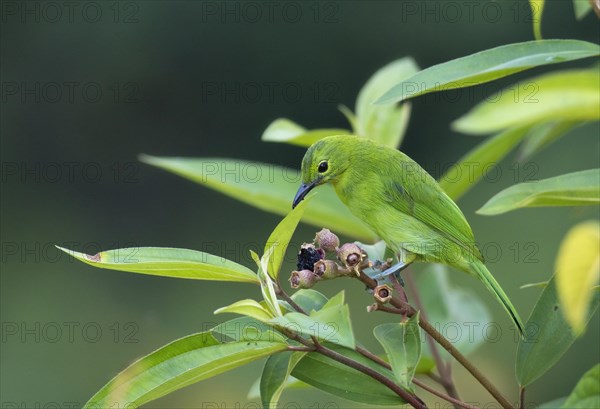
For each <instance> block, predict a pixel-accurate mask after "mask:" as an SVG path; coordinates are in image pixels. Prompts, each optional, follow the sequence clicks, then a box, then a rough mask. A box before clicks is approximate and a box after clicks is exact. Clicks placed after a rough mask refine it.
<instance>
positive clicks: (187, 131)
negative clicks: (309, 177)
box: [0, 0, 600, 408]
mask: <svg viewBox="0 0 600 409" xmlns="http://www.w3.org/2000/svg"><path fill="white" fill-rule="evenodd" d="M69 4H71V6H66V5H65V4H64V3H62V2H57V3H55V2H43V1H27V2H16V1H3V2H2V3H1V7H2V27H1V40H0V41H1V55H0V58H1V60H2V66H1V83H2V95H1V98H2V101H1V103H2V108H1V118H0V119H1V120H0V131H1V153H0V155H1V162H2V195H1V199H0V204H1V217H2V220H1V243H2V253H1V257H2V272H1V274H0V279H1V282H0V288H1V290H0V291H1V301H0V304H1V321H2V334H1V335H2V340H1V344H0V346H1V362H2V363H1V372H0V376H1V386H0V396H1V401H2V407H3V408H9V407H11V408H12V407H20V408H33V407H50V406H48V405H52V404H55V405H59V406H56V407H69V405H71V406H70V407H75V406H80V405H82V404H83V402H85V401H86V400H87V398H89V397H90V396H91V395H92V394H93V393H94V392H95V391H97V390H98V389H99V388H100V387H101V386H102V385H104V383H105V382H107V381H108V380H109V379H110V378H111V377H112V376H114V375H115V374H116V373H117V372H118V371H119V370H121V369H123V368H124V367H125V366H126V365H127V364H129V363H130V362H132V361H133V360H134V359H136V358H138V357H140V356H142V355H144V354H147V353H149V352H151V351H152V350H154V349H156V348H158V347H159V346H161V345H163V344H165V343H167V342H169V341H170V340H173V339H175V338H178V337H181V336H184V335H187V334H189V333H192V332H196V331H199V330H202V329H207V328H209V327H210V326H211V323H216V322H221V321H224V320H225V319H227V318H229V317H225V316H216V317H215V316H213V315H212V311H213V310H215V309H216V308H218V307H221V306H223V305H227V304H229V303H231V302H233V301H235V300H237V299H239V298H240V297H251V298H252V297H253V298H256V297H258V296H259V289H258V287H256V286H251V285H243V284H236V283H234V284H225V283H215V282H201V281H197V282H196V281H184V280H175V279H168V278H160V277H151V276H143V275H135V274H126V273H121V272H116V271H108V270H98V269H94V268H92V267H89V266H86V265H84V264H81V263H79V262H76V261H73V260H71V259H69V258H68V257H67V256H66V255H64V254H62V255H61V254H59V253H58V252H57V250H55V249H54V247H53V246H54V244H58V245H61V246H65V247H68V248H72V249H75V250H78V251H85V252H88V253H95V252H97V251H99V250H100V249H102V250H106V249H111V248H118V247H128V246H172V247H186V248H192V249H199V250H201V249H207V248H210V249H211V250H212V251H213V252H215V253H217V254H221V255H223V256H225V257H227V258H231V259H234V260H237V261H239V262H241V263H243V264H245V265H248V266H252V262H251V260H250V258H249V256H248V252H247V250H248V248H260V247H261V243H262V242H263V241H264V240H266V238H267V237H268V235H269V233H270V231H271V230H272V229H273V227H274V226H275V225H276V224H277V223H278V221H279V220H280V217H278V216H275V215H271V214H267V213H264V212H262V211H260V210H256V209H254V208H250V207H248V206H246V205H244V204H241V203H238V202H236V201H234V200H232V199H229V198H227V197H224V196H222V195H220V194H218V193H216V192H213V191H211V190H208V189H206V188H204V187H201V186H198V185H194V184H192V183H191V182H189V181H186V180H184V179H181V178H179V177H177V176H174V175H172V174H168V173H166V172H164V171H160V170H158V169H154V168H151V167H149V166H146V165H143V164H141V163H139V162H138V161H137V159H136V158H137V155H138V154H140V153H148V154H154V155H163V156H198V157H231V158H243V159H250V160H258V161H264V162H270V163H276V164H280V165H286V166H290V167H299V164H300V160H301V158H302V155H303V153H304V151H303V149H301V148H296V147H292V146H288V145H280V144H267V143H261V142H260V135H261V133H262V131H263V130H264V129H265V127H266V126H267V125H268V124H269V123H270V122H271V121H272V120H273V119H275V118H277V117H289V118H291V119H293V120H295V121H297V122H298V123H300V124H302V125H303V126H306V127H307V128H317V127H331V128H333V127H341V128H343V127H347V125H346V121H345V119H344V117H343V116H342V115H341V114H340V113H339V112H338V110H337V104H338V103H343V104H346V105H348V106H350V107H353V105H354V100H355V97H356V94H357V92H358V90H359V89H360V87H361V86H362V85H363V84H364V82H365V81H366V80H367V79H368V78H369V76H370V75H371V74H372V73H373V72H374V71H375V70H377V69H378V68H380V67H381V66H383V65H384V64H386V63H388V62H390V61H392V60H394V59H397V58H400V57H403V56H413V57H414V58H415V59H416V61H417V62H418V64H419V65H420V66H421V67H422V68H424V67H428V66H431V65H434V64H438V63H441V62H444V61H447V60H449V59H452V58H456V57H459V56H463V55H466V54H469V53H473V52H476V51H480V50H483V49H486V48H491V47H494V46H498V45H502V44H508V43H513V42H519V41H526V40H530V39H532V28H531V22H530V13H529V10H528V5H527V2H526V1H505V2H487V1H482V2H461V1H459V2H444V1H427V2H415V1H410V2H409V1H397V2H392V1H369V2H367V1H324V2H313V1H306V2H304V1H302V2H300V1H297V2H288V1H284V2H281V3H275V2H233V1H231V2H229V1H228V2H216V1H131V2H129V1H124V2H112V1H98V2H79V1H74V2H71V3H69ZM53 5H54V6H53ZM543 33H544V35H545V37H546V38H577V39H583V40H588V41H592V42H596V43H597V42H598V41H599V25H598V20H597V18H596V17H595V16H593V14H590V15H588V16H587V17H586V18H585V19H584V20H583V21H581V22H577V21H576V20H575V18H574V14H573V10H572V5H571V1H567V0H564V1H563V0H560V1H558V0H557V1H548V2H547V6H546V11H545V14H544V21H543ZM586 64H590V61H583V62H580V63H579V64H577V65H575V66H581V65H586ZM568 66H574V65H572V64H571V65H564V66H551V67H546V68H545V69H536V70H534V71H532V72H526V73H522V74H519V75H516V76H513V77H510V78H508V79H505V80H503V81H498V82H496V83H494V87H495V88H493V89H494V90H499V89H500V87H501V86H505V85H509V84H511V83H514V82H515V81H516V80H518V79H523V78H528V77H531V76H534V75H536V74H540V73H542V72H546V71H548V70H555V69H559V68H566V67H568ZM487 92H489V88H487V91H486V89H485V88H484V87H476V88H471V89H467V90H462V91H460V92H447V93H440V94H431V95H428V96H424V97H421V98H417V99H416V100H415V101H414V102H413V115H412V119H411V122H410V126H409V129H408V133H407V136H406V138H405V142H404V144H403V147H402V149H403V151H404V152H406V153H407V154H408V155H410V156H411V157H413V158H414V159H415V160H416V161H417V162H419V163H421V164H422V165H423V166H424V167H426V168H427V169H429V170H430V171H431V172H432V174H433V175H434V176H436V177H438V176H439V174H440V169H442V170H443V169H445V168H447V167H448V166H449V165H450V164H451V163H452V161H455V160H456V159H458V158H459V157H460V156H461V154H463V153H464V152H465V151H466V150H467V149H469V148H470V147H472V146H474V145H475V144H477V143H478V142H479V141H480V139H478V138H476V137H472V136H465V135H460V134H457V133H454V132H452V131H451V130H450V128H449V123H450V122H451V121H452V120H453V119H455V118H457V117H458V116H460V115H461V114H464V113H465V112H467V111H468V110H469V108H470V107H471V106H473V105H474V104H475V103H477V102H478V101H480V100H482V99H483V98H484V97H485V96H486V95H487V94H486V93H487ZM598 132H599V129H598V125H597V124H592V125H589V126H585V127H582V128H579V129H577V130H576V131H574V132H572V133H571V134H569V135H568V136H567V137H565V138H563V139H561V140H560V141H559V142H557V143H555V144H554V145H552V146H550V147H549V148H547V149H546V150H544V151H543V152H541V153H540V154H538V155H537V156H535V157H534V158H533V159H532V160H530V161H528V162H526V163H523V164H520V165H515V163H514V162H513V161H512V159H513V158H512V157H511V160H509V161H505V162H503V163H501V164H500V166H499V168H498V169H499V170H498V172H499V173H498V174H499V175H500V176H499V177H496V174H492V175H493V177H488V178H487V179H486V180H483V181H482V183H481V184H479V185H478V186H477V187H476V188H475V189H474V190H472V191H471V192H470V193H469V194H467V195H466V196H465V197H464V198H463V199H462V200H461V202H460V206H461V208H462V209H463V210H464V212H465V214H466V216H467V218H468V219H469V221H470V222H471V224H472V226H473V230H474V232H475V235H476V237H477V238H478V240H479V241H480V242H481V243H488V244H490V249H491V250H490V251H492V250H493V249H499V250H500V252H499V253H498V255H497V256H494V255H493V254H492V253H490V254H488V255H487V258H488V260H490V263H489V267H490V270H491V271H492V272H493V273H494V274H495V275H496V277H497V278H498V280H499V281H500V282H501V284H502V285H503V287H504V288H505V290H506V291H507V293H508V294H509V295H510V296H511V298H512V299H513V300H514V302H515V305H516V306H517V308H518V309H519V310H520V311H521V315H522V316H523V317H524V318H526V317H527V316H528V314H529V311H530V310H531V308H532V307H533V303H534V302H535V300H536V299H537V296H538V294H539V289H526V290H519V286H521V285H523V284H526V283H530V282H538V281H542V280H544V279H547V278H548V277H549V275H550V274H551V273H552V269H553V263H554V258H555V254H556V250H557V248H558V245H559V243H560V240H561V238H562V237H563V235H564V234H565V232H566V231H567V230H568V228H569V227H570V226H571V225H573V224H574V223H576V222H577V221H581V220H586V219H589V218H595V217H598V209H597V208H596V207H592V208H563V209H539V210H519V211H516V212H512V213H508V214H506V215H502V216H497V217H484V216H478V215H476V214H475V213H474V211H475V210H476V209H477V208H479V207H480V206H481V205H482V204H483V203H484V202H485V201H486V200H487V199H488V198H489V197H491V196H492V195H493V194H494V193H496V192H497V191H499V190H501V189H503V188H505V187H507V186H509V185H511V184H513V183H515V182H517V181H522V180H530V179H540V178H545V177H549V176H554V175H558V174H561V173H565V172H569V171H576V170H581V169H588V168H592V167H597V166H598V163H599V157H598V155H599V154H598V152H599V149H600V146H599V139H598V136H597V135H598ZM291 199H292V198H290V202H291ZM314 231H316V229H315V228H312V227H310V226H306V225H303V226H301V227H300V228H299V229H298V231H297V232H296V236H295V238H294V240H295V241H296V242H301V241H310V240H312V238H313V235H314ZM293 267H294V255H293V254H291V255H290V257H288V258H287V261H286V265H285V266H284V268H285V270H289V271H291V270H292V269H293ZM285 270H284V271H285ZM454 278H455V282H456V284H457V285H461V286H462V285H464V286H466V287H470V288H472V289H473V290H474V291H477V292H480V293H482V294H483V295H484V296H487V293H486V291H485V290H484V289H483V287H482V286H481V285H480V284H479V283H477V282H476V281H475V280H472V279H470V278H468V277H467V276H466V275H464V274H455V275H454ZM340 288H345V289H346V291H347V293H348V296H349V300H351V301H350V302H351V312H352V315H353V323H354V327H355V331H356V332H357V334H358V338H359V339H360V340H361V341H362V342H363V343H365V344H366V345H367V346H369V347H373V348H377V346H376V343H375V341H374V340H373V337H372V334H371V329H372V327H373V326H374V325H376V324H377V323H380V322H383V321H385V320H389V318H388V317H385V316H384V315H383V314H381V315H377V314H367V313H366V311H365V306H366V305H368V304H369V303H370V302H371V298H370V297H369V296H368V295H367V294H366V293H365V292H364V291H363V289H362V288H360V286H359V285H357V284H356V283H353V282H351V281H346V280H336V281H334V282H328V283H326V284H325V285H323V286H320V288H319V289H320V290H322V291H323V292H325V293H327V294H329V295H333V294H335V292H337V291H339V289H340ZM486 303H487V304H488V306H489V308H490V310H491V311H492V312H493V315H494V318H495V319H496V320H497V322H498V323H500V325H501V326H502V328H503V331H504V332H503V333H502V334H501V336H500V337H499V340H498V341H497V342H494V343H488V344H486V345H485V346H484V347H482V348H480V349H479V350H478V351H477V352H476V353H474V354H473V355H472V359H473V360H474V361H475V362H476V363H477V365H478V366H479V367H481V368H482V369H483V371H484V372H486V373H488V374H489V377H490V378H492V379H494V380H495V381H496V382H497V384H498V385H499V386H500V388H501V389H502V390H504V391H506V393H507V395H508V396H510V397H514V396H516V383H515V381H514V363H513V362H514V355H515V349H516V342H515V340H514V332H513V331H512V330H511V326H510V325H509V324H508V321H507V320H506V319H505V314H504V313H503V312H502V311H501V310H500V307H499V306H498V305H497V304H496V302H495V301H494V300H490V299H489V298H488V297H486ZM599 328H600V325H599V323H598V317H597V316H596V317H594V318H593V320H592V323H591V325H590V327H589V329H588V331H587V333H586V335H585V336H584V337H583V338H582V339H580V340H579V341H577V343H576V344H575V346H574V347H573V348H572V349H571V350H570V351H569V352H568V353H567V354H566V355H565V356H564V357H563V358H562V360H561V361H560V362H559V363H558V364H557V365H556V366H555V367H554V368H553V369H552V370H551V371H549V372H548V373H547V374H546V375H545V376H544V377H543V378H542V379H541V380H540V381H538V382H537V383H535V384H534V385H533V386H532V387H531V388H530V391H529V393H528V398H529V399H530V400H531V401H532V402H539V403H541V402H545V401H548V400H550V399H553V398H557V397H561V396H565V395H567V394H568V393H569V392H570V391H571V389H572V388H573V386H574V384H575V382H576V380H577V379H578V378H579V377H580V376H581V375H582V374H583V372H585V371H586V370H587V369H589V367H591V366H592V365H593V363H595V362H598V360H599V358H600V352H599V350H598V336H599ZM261 367H262V363H254V364H252V365H249V366H246V367H243V368H241V369H238V370H236V371H234V372H231V373H228V374H224V375H220V376H218V377H216V378H212V379H210V380H207V381H204V382H201V383H199V384H196V385H193V386H190V387H188V388H185V389H183V390H181V391H178V392H176V393H174V394H172V395H170V396H168V397H165V398H162V399H160V400H157V401H155V402H153V403H151V404H149V405H148V407H152V408H159V407H160V408H162V407H165V408H167V407H170V408H200V407H203V408H216V407H218V408H223V407H228V408H229V407H236V408H245V407H257V406H256V404H255V403H253V402H256V400H254V401H252V400H249V399H247V397H246V393H247V390H248V388H249V387H250V385H251V384H252V383H253V382H254V380H255V379H256V378H257V377H258V375H259V373H260V369H261ZM455 373H456V376H457V379H458V388H459V390H461V391H463V397H465V398H466V399H467V400H468V401H469V402H472V403H473V402H476V403H478V404H480V405H482V406H485V405H486V404H488V405H490V404H491V398H490V397H489V396H488V395H487V394H486V393H485V391H483V390H482V389H480V388H479V387H477V386H473V383H472V381H471V378H470V377H469V376H468V374H466V373H464V371H463V370H462V369H461V368H459V367H457V366H455ZM331 403H334V404H336V405H338V407H360V406H361V405H358V404H354V403H352V402H347V401H343V400H340V399H337V398H335V397H332V396H329V395H326V394H324V393H321V392H318V391H316V390H312V389H311V390H307V391H302V392H298V391H291V392H286V393H285V394H284V397H283V398H282V400H281V405H282V406H286V405H294V404H298V405H301V406H303V407H311V408H322V407H325V406H327V405H328V404H331ZM11 405H12V406H11ZM15 405H19V406H15ZM36 405H37V406H36ZM53 407H54V406H53ZM290 407H291V406H290ZM488 407H491V406H488Z"/></svg>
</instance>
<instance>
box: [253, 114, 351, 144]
mask: <svg viewBox="0 0 600 409" xmlns="http://www.w3.org/2000/svg"><path fill="white" fill-rule="evenodd" d="M350 133H351V132H350V131H348V130H346V129H314V130H310V131H309V130H307V129H306V128H303V127H301V126H300V125H298V124H297V123H295V122H293V121H290V120H289V119H286V118H279V119H276V120H275V121H273V122H272V123H271V124H270V125H269V126H268V127H267V129H265V131H264V132H263V134H262V137H261V139H262V140H263V141H266V142H284V143H289V144H292V145H298V146H304V147H309V146H310V145H312V144H313V143H315V142H317V141H318V140H320V139H323V138H325V137H327V136H332V135H347V134H350Z"/></svg>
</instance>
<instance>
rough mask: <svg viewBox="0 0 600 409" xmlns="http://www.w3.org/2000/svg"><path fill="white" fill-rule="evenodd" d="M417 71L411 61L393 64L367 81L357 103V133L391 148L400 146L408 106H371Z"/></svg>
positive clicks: (414, 63) (407, 116)
mask: <svg viewBox="0 0 600 409" xmlns="http://www.w3.org/2000/svg"><path fill="white" fill-rule="evenodd" d="M418 71H419V67H418V66H417V63H416V62H415V61H414V60H413V59H412V58H410V57H405V58H402V59H400V60H396V61H394V62H392V63H390V64H388V65H386V66H384V67H383V68H380V69H379V70H378V71H377V72H376V73H375V74H373V76H372V77H371V78H370V79H369V80H368V81H367V83H366V84H365V86H364V87H363V88H362V89H361V90H360V92H359V93H358V97H357V99H356V117H357V129H356V133H357V134H358V135H360V136H364V137H366V138H369V139H373V140H375V141H377V142H379V143H381V144H383V145H386V146H389V147H391V148H397V147H399V146H400V144H401V142H402V138H403V136H404V133H405V132H406V128H407V126H408V121H409V118H410V104H409V103H406V104H402V105H399V106H395V105H374V104H373V102H375V100H377V98H379V97H380V96H382V95H383V93H384V92H385V91H387V90H388V89H389V88H390V87H391V86H392V85H394V84H397V83H399V82H401V81H404V80H405V79H407V78H409V77H411V76H412V75H414V74H415V73H417V72H418Z"/></svg>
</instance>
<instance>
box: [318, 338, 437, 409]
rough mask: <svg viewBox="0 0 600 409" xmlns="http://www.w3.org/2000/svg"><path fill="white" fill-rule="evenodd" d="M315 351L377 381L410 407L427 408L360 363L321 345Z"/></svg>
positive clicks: (418, 400)
mask: <svg viewBox="0 0 600 409" xmlns="http://www.w3.org/2000/svg"><path fill="white" fill-rule="evenodd" d="M315 351H316V352H318V353H320V354H323V355H325V356H328V357H330V358H331V359H333V360H335V361H338V362H339V363H341V364H344V365H346V366H349V367H350V368H354V369H356V370H358V371H360V372H362V373H364V374H365V375H368V376H370V377H371V378H373V379H375V380H377V381H379V382H380V383H382V384H384V385H385V386H387V387H388V388H389V389H391V390H392V391H394V392H395V393H396V394H397V395H398V396H400V397H401V398H402V399H404V400H405V401H406V402H407V403H408V404H410V405H411V406H412V407H414V408H418V409H427V406H426V405H425V403H424V402H423V401H422V400H421V399H419V397H418V396H415V395H413V394H411V393H409V392H407V391H405V390H404V389H402V388H401V387H400V386H398V385H396V383H394V381H392V380H391V379H389V378H387V377H385V376H383V375H382V374H380V373H379V372H377V371H376V370H374V369H372V368H369V367H368V366H365V365H363V364H361V363H360V362H356V361H354V360H352V359H350V358H348V357H345V356H344V355H342V354H339V353H337V352H335V351H334V350H332V349H329V348H327V347H325V346H323V345H319V346H317V349H316V350H315Z"/></svg>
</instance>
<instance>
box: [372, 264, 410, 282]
mask: <svg viewBox="0 0 600 409" xmlns="http://www.w3.org/2000/svg"><path fill="white" fill-rule="evenodd" d="M409 265H410V263H407V262H404V261H400V262H399V263H396V264H394V265H393V266H391V267H389V268H387V269H385V270H383V271H382V272H381V273H379V274H375V275H374V276H373V279H374V280H376V281H377V282H379V281H383V280H385V278H386V277H387V276H389V275H391V274H396V273H397V275H398V279H399V281H400V284H402V286H404V280H402V277H400V272H401V271H402V270H404V269H405V268H406V267H408V266H409Z"/></svg>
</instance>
